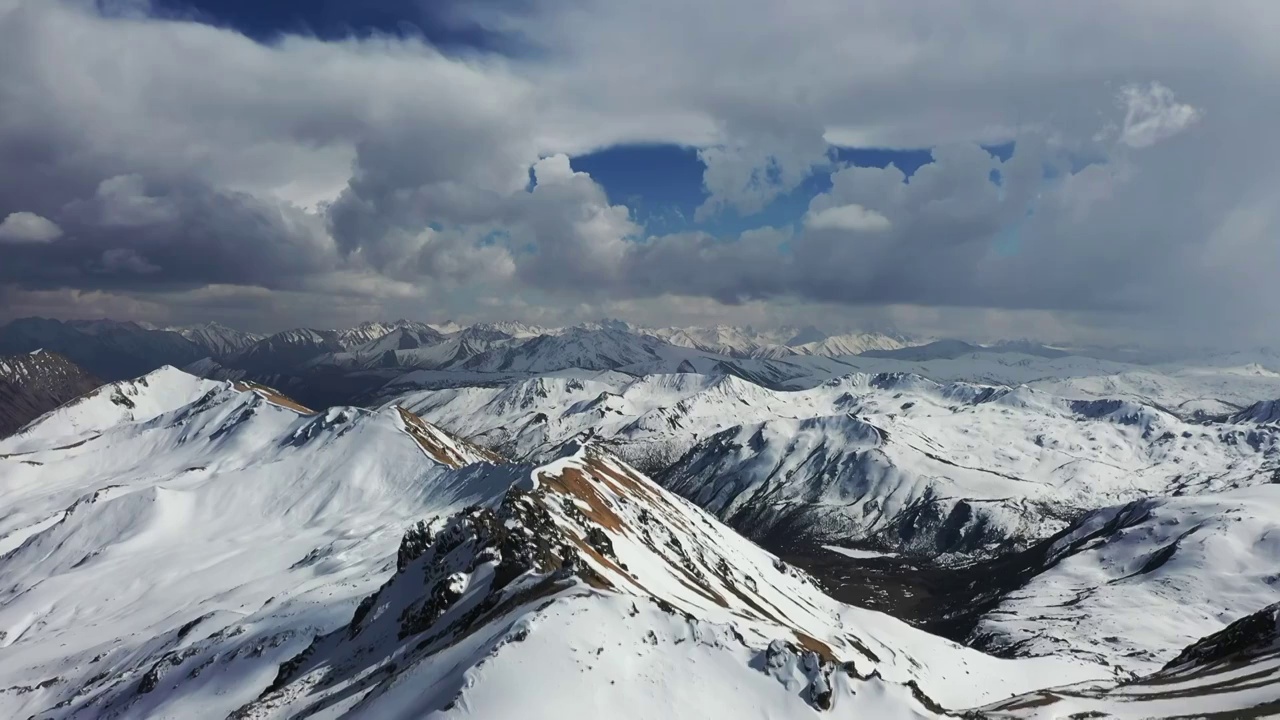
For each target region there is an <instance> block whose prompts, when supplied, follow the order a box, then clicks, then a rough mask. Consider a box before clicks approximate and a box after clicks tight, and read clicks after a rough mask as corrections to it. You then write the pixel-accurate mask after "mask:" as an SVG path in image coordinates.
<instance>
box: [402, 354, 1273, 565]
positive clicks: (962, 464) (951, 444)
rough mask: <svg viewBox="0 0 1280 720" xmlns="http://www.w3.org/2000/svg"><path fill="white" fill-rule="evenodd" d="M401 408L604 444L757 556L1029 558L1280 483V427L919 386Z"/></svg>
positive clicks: (448, 421)
mask: <svg viewBox="0 0 1280 720" xmlns="http://www.w3.org/2000/svg"><path fill="white" fill-rule="evenodd" d="M396 402H398V403H402V404H404V405H405V406H406V407H409V408H410V409H412V410H414V411H415V412H418V413H420V414H421V415H423V417H425V418H427V419H428V420H430V421H431V422H434V423H436V424H439V425H441V426H442V427H445V428H447V429H449V430H451V431H454V432H456V433H458V434H461V435H464V436H466V437H471V438H474V439H476V440H477V441H479V442H482V443H485V444H488V445H490V446H492V447H494V448H498V449H499V450H500V451H502V452H506V453H508V454H511V455H514V456H516V457H522V458H530V459H537V458H540V457H543V456H544V455H545V453H547V452H548V451H549V450H550V449H551V448H554V447H555V446H556V445H557V444H559V443H561V442H563V441H565V440H566V439H568V438H571V437H573V436H575V435H577V434H579V433H582V432H591V433H593V434H594V435H595V436H596V437H598V438H600V439H601V440H602V441H603V442H605V443H607V444H608V446H609V447H610V448H611V449H612V451H613V452H615V453H617V454H619V456H621V457H623V458H625V459H627V460H629V461H631V462H633V463H636V464H637V465H639V466H641V467H644V468H647V469H651V470H654V471H657V472H659V479H660V480H661V481H662V482H663V483H664V484H665V485H666V486H668V487H670V488H672V489H674V490H676V491H677V492H679V493H680V494H682V495H685V496H686V497H689V498H691V499H693V500H694V501H695V502H697V503H698V504H700V505H702V506H703V507H706V508H707V509H709V510H711V511H712V512H713V513H715V514H716V515H718V516H719V517H720V518H722V519H724V520H726V521H727V522H729V523H730V524H731V525H733V526H735V527H737V528H739V529H740V530H742V531H744V532H747V533H749V534H750V535H751V536H752V537H755V538H759V539H764V538H767V537H769V536H770V535H771V534H782V535H785V536H788V537H797V538H807V539H809V540H811V541H813V542H815V543H821V542H835V541H844V542H849V541H862V542H868V543H871V544H873V545H878V546H880V547H882V548H884V549H892V550H900V551H901V550H905V551H912V552H922V553H927V554H936V553H940V552H941V553H946V552H960V553H979V554H983V553H992V552H997V551H1000V550H1002V549H1009V548H1018V547H1026V546H1027V545H1029V544H1031V543H1033V542H1035V541H1036V540H1039V539H1042V538H1045V537H1048V536H1049V535H1052V534H1053V533H1055V532H1057V531H1058V530H1061V529H1063V528H1064V527H1066V526H1067V525H1068V524H1069V523H1070V522H1071V521H1073V520H1074V519H1076V517H1078V516H1079V515H1080V514H1082V513H1083V512H1085V511H1087V510H1091V509H1095V508H1099V507H1104V506H1108V505H1112V504H1115V503H1118V502H1124V501H1127V500H1131V499H1134V498H1138V497H1142V496H1145V495H1148V494H1153V493H1154V494H1162V493H1170V492H1180V493H1189V492H1218V491H1221V490H1224V489H1229V488H1232V487H1238V486H1249V485H1254V484H1259V483H1265V482H1269V481H1270V480H1271V477H1272V475H1273V473H1275V472H1276V470H1277V468H1280V461H1278V460H1277V457H1276V456H1277V452H1280V450H1278V448H1280V429H1277V428H1274V427H1270V426H1262V427H1259V426H1256V425H1251V424H1244V425H1241V424H1235V423H1230V422H1227V423H1212V424H1207V425H1206V424H1200V423H1192V422H1187V421H1184V420H1182V419H1180V418H1178V417H1176V416H1174V415H1172V414H1169V413H1167V412H1165V411H1163V410H1161V409H1160V408H1158V407H1152V406H1148V405H1141V404H1138V403H1133V402H1130V401H1124V400H1070V399H1066V398H1060V397H1056V396H1053V395H1049V394H1047V393H1043V392H1040V391H1036V390H1032V389H1030V388H1025V387H1023V388H1009V387H1001V386H983V385H975V384H969V383H937V382H933V381H931V380H928V379H926V378H922V377H919V376H913V375H892V374H887V375H886V374H880V375H863V374H854V375H850V376H847V377H844V378H840V379H837V380H834V381H831V382H828V383H826V384H823V385H821V386H818V387H816V388H812V389H809V390H802V391H778V390H770V389H767V388H764V387H760V386H758V385H755V384H753V383H750V382H747V381H745V380H743V379H741V378H737V377H719V378H712V377H708V376H703V375H665V376H647V377H643V378H639V379H631V378H626V377H621V378H620V377H618V376H616V375H609V374H599V375H597V376H595V377H594V378H563V377H562V378H550V377H542V378H537V379H533V380H528V381H523V382H519V383H515V384H511V385H507V386H505V387H494V388H479V387H471V388H454V389H442V390H433V391H423V392H416V393H410V394H407V395H405V396H403V397H400V398H398V399H397V400H396Z"/></svg>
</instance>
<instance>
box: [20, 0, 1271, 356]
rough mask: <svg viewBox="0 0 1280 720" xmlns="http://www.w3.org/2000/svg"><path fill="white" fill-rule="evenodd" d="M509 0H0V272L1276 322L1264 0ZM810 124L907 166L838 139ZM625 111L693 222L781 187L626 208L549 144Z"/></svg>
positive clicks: (285, 291) (265, 304) (362, 296)
mask: <svg viewBox="0 0 1280 720" xmlns="http://www.w3.org/2000/svg"><path fill="white" fill-rule="evenodd" d="M481 5H483V7H480V6H481ZM520 5H521V7H520V9H519V11H518V12H516V11H514V10H510V11H508V10H504V8H506V7H507V6H506V5H497V6H495V5H493V4H489V3H484V4H475V5H474V6H470V5H469V6H467V8H462V9H460V10H459V11H458V12H459V13H462V15H463V17H460V18H459V19H460V21H466V20H474V21H476V22H479V23H481V24H482V26H483V27H485V28H486V29H487V30H490V31H491V32H494V33H499V34H502V33H511V34H514V35H518V36H519V38H520V40H521V41H522V44H523V45H524V46H525V47H528V48H530V49H531V50H532V52H528V53H522V54H520V55H516V56H511V57H502V56H496V55H492V54H485V53H483V52H480V51H471V52H462V53H456V54H452V55H446V54H443V53H441V52H439V51H438V50H437V49H435V48H433V47H431V46H429V45H427V44H425V43H424V42H423V41H422V40H421V39H420V38H413V37H403V38H395V37H383V36H370V37H352V38H347V39H338V40H333V41H322V40H319V39H316V38H312V37H301V36H296V35H287V34H286V35H283V36H281V37H279V38H277V39H275V40H273V41H272V42H270V43H258V42H254V41H252V40H250V39H249V38H246V37H244V36H242V35H240V34H238V33H236V32H235V31H234V30H232V29H229V28H222V27H211V26H206V25H200V24H197V23H192V22H184V21H176V20H163V19H157V18H154V17H149V16H148V15H147V12H146V6H145V5H143V4H135V3H130V4H129V8H130V10H129V11H128V12H126V13H123V14H120V13H115V14H111V15H103V14H102V13H100V12H98V11H97V10H96V9H95V4H93V3H85V2H79V1H72V0H0V107H4V108H5V112H4V113H0V217H5V218H8V219H6V220H5V223H6V225H5V226H4V227H7V226H8V223H9V222H10V220H11V219H12V218H14V217H18V218H19V220H18V221H17V222H23V220H22V219H23V218H26V217H27V216H28V215H30V216H31V217H36V218H40V219H42V220H44V221H45V222H48V223H50V224H52V225H53V226H54V227H56V228H57V229H58V230H59V231H60V232H61V233H62V234H61V235H60V236H59V237H57V238H54V239H56V240H57V242H48V241H45V242H24V243H21V244H13V245H11V246H7V248H6V253H5V262H4V263H2V264H0V286H4V287H5V289H6V292H8V293H10V296H12V297H17V294H18V293H21V294H22V297H23V298H36V299H35V300H32V301H31V306H33V307H36V306H38V307H49V306H50V305H51V304H52V303H55V302H58V301H65V302H67V303H68V305H67V308H68V312H80V311H82V309H83V307H84V303H85V302H86V301H85V298H91V297H97V296H98V295H95V293H98V294H101V296H103V297H106V296H110V297H111V298H113V302H116V305H113V307H121V308H128V307H138V308H148V309H147V312H152V309H153V305H152V303H154V301H155V299H156V298H164V306H165V307H173V308H177V310H175V312H181V313H185V314H187V315H189V316H195V315H198V314H199V312H200V308H206V309H207V310H208V312H211V313H212V312H218V313H224V319H228V320H230V319H237V320H239V321H240V322H241V323H242V324H243V323H244V320H245V319H246V318H251V317H253V314H254V313H255V312H257V313H260V314H261V317H260V318H259V319H258V320H256V321H255V322H254V323H253V324H255V325H258V326H261V325H268V324H271V323H287V322H307V321H308V318H310V319H312V320H315V321H317V322H326V323H327V322H329V319H328V318H329V316H330V310H329V309H328V308H329V301H330V300H331V299H332V298H333V297H340V298H342V300H341V302H342V309H341V310H340V312H341V313H346V314H347V315H350V316H355V315H357V314H359V313H375V314H376V313H380V312H386V313H388V314H410V315H412V314H418V315H421V314H424V313H435V312H448V313H454V312H457V313H464V314H465V313H476V312H480V311H479V310H476V308H478V307H480V306H481V300H482V299H483V298H495V297H497V298H507V299H510V302H508V303H506V304H503V305H499V306H492V307H493V308H494V309H493V312H500V311H503V308H516V307H523V308H528V309H529V310H528V312H531V313H532V312H535V311H536V312H537V313H539V314H541V315H542V316H543V317H549V316H554V315H555V314H557V313H562V314H565V315H572V314H573V313H576V312H578V308H581V307H582V306H584V305H586V306H590V307H596V306H599V305H601V304H614V305H617V306H619V307H629V306H634V307H640V306H642V305H646V306H649V307H656V305H654V303H655V302H656V301H657V300H656V299H658V298H671V297H680V298H701V300H702V301H701V302H699V303H697V304H696V306H697V307H703V308H706V310H705V312H706V313H707V314H708V315H723V316H735V317H736V316H739V315H741V313H740V311H739V310H736V309H734V308H739V309H740V308H743V307H757V306H758V304H760V303H766V304H771V305H777V306H779V307H782V306H785V307H808V308H828V309H829V308H844V309H845V310H844V312H846V313H848V314H849V315H850V316H851V317H852V316H855V315H856V316H863V315H866V314H868V313H871V312H872V311H873V309H874V308H877V307H914V308H934V309H936V310H937V311H938V312H943V311H944V310H946V311H947V312H951V310H949V309H955V308H962V309H963V308H969V309H971V310H964V312H971V313H972V317H975V318H977V317H981V314H980V313H981V312H987V311H991V312H999V313H1024V314H1025V313H1032V314H1035V313H1058V314H1063V315H1068V314H1069V315H1072V316H1073V317H1087V318H1088V323H1092V324H1094V325H1097V326H1103V325H1106V324H1107V321H1106V320H1105V318H1108V317H1112V318H1126V322H1130V321H1132V318H1133V317H1135V313H1137V314H1140V315H1141V316H1142V320H1141V324H1143V326H1144V327H1166V326H1170V327H1172V328H1173V329H1172V330H1170V331H1169V333H1170V334H1171V335H1172V334H1176V332H1177V330H1178V328H1184V329H1186V330H1187V331H1191V330H1192V329H1194V330H1195V331H1196V332H1204V333H1207V334H1214V335H1224V336H1227V335H1230V336H1232V337H1236V338H1241V337H1246V336H1247V337H1262V338H1267V337H1274V335H1275V334H1276V333H1277V332H1280V324H1278V321H1276V320H1275V319H1274V318H1273V317H1272V315H1271V314H1270V313H1267V312H1266V311H1265V308H1267V307H1271V306H1274V304H1275V303H1276V302H1280V290H1276V289H1273V286H1274V283H1266V282H1260V281H1258V275H1257V273H1260V272H1264V271H1265V270H1267V269H1270V268H1273V267H1277V266H1280V265H1277V264H1276V263H1280V258H1277V257H1276V254H1275V253H1276V251H1275V250H1274V249H1273V248H1274V247H1275V245H1276V244H1275V243H1274V238H1275V236H1276V234H1277V231H1278V230H1280V227H1278V225H1277V223H1278V222H1280V219H1278V218H1276V217H1275V215H1274V214H1272V213H1270V212H1268V211H1266V208H1268V207H1269V206H1270V204H1273V203H1271V201H1272V200H1273V199H1274V197H1276V196H1277V195H1280V148H1276V147H1274V144H1273V143H1269V142H1267V139H1268V138H1269V137H1270V133H1271V129H1270V127H1269V126H1268V125H1267V119H1268V118H1269V117H1271V116H1273V115H1274V114H1276V113H1277V112H1280V90H1278V89H1277V88H1280V83H1277V82H1276V80H1277V78H1276V74H1277V71H1276V68H1278V67H1280V46H1277V45H1276V44H1275V43H1274V41H1273V38H1271V36H1270V34H1269V33H1268V32H1267V31H1266V28H1267V27H1268V26H1269V22H1268V21H1269V20H1273V19H1276V18H1277V16H1278V15H1280V8H1278V7H1277V6H1276V5H1275V4H1274V3H1269V2H1265V1H1263V0H1241V3H1240V4H1236V5H1233V6H1231V7H1226V6H1223V5H1222V4H1216V5H1215V4H1212V3H1200V4H1187V3H1157V4H1143V5H1141V6H1139V5H1136V4H1116V3H1108V2H1104V1H1103V0H1083V1H1082V2H1077V3H1059V4H1043V3H1021V4H1005V5H999V6H995V5H993V6H990V7H987V6H983V7H973V6H972V4H960V3H951V2H945V1H944V0H924V1H923V2H921V3H898V4H892V5H887V6H886V5H882V4H871V3H865V2H847V1H845V0H814V1H813V2H811V3H808V4H806V9H805V12H803V13H801V12H796V11H795V8H794V7H792V6H790V5H788V4H785V3H776V2H770V1H768V0H734V1H732V2H731V1H730V0H706V2H700V3H695V4H689V3H683V2H678V1H677V0H654V3H650V4H646V5H638V4H636V3H623V2H612V1H606V0H584V2H580V3H572V4H565V3H558V2H550V0H532V1H531V2H528V3H521V4H520ZM471 14H474V15H471ZM1100 17H1101V18H1105V20H1106V22H1102V23H1099V22H1098V18H1100ZM726 18H735V21H734V22H732V23H726V22H725V19H726ZM1080 37H1088V38H1089V40H1090V42H1089V48H1088V52H1082V51H1081V47H1080V43H1079V38H1080ZM777 58H786V61H785V62H779V61H778V60H777ZM1153 80H1154V81H1157V82H1153ZM1138 81H1140V82H1138ZM1117 88H1119V91H1118V92H1117ZM1175 90H1176V94H1175ZM1117 95H1118V97H1119V103H1120V106H1119V107H1117V106H1116V103H1117ZM1107 128H1109V129H1108V130H1106V131H1105V132H1100V131H1101V130H1103V129H1107ZM1175 136H1176V137H1175ZM1012 140H1016V141H1017V148H1016V151H1015V152H1014V155H1013V157H1011V158H1008V159H1007V160H1004V161H1001V160H999V159H998V158H995V157H993V156H992V155H991V154H990V153H988V152H987V151H986V150H984V149H983V145H987V146H989V145H991V144H998V143H1003V142H1008V141H1012ZM829 141H835V142H843V143H848V142H856V143H858V144H861V145H863V146H867V147H880V148H904V147H913V148H920V147H928V148H934V149H935V150H934V162H933V163H931V164H929V165H926V166H924V167H922V168H920V169H919V170H918V171H916V172H915V173H914V174H913V175H912V176H911V177H909V178H908V177H907V176H906V175H905V174H904V173H902V172H901V171H900V170H899V169H898V168H894V167H892V166H890V167H886V168H870V167H840V166H838V165H836V164H835V163H834V161H833V159H832V155H831V147H830V145H829V144H828V142H829ZM643 142H659V143H676V144H680V145H685V146H691V147H694V148H697V150H698V153H699V157H700V158H701V160H702V163H703V164H704V170H703V177H702V182H703V186H704V189H705V191H706V197H705V201H704V202H702V203H701V206H700V207H699V209H698V212H697V216H698V218H699V219H701V220H704V221H712V220H717V219H718V218H717V216H718V215H720V214H722V213H728V214H729V215H730V216H734V215H736V216H737V217H736V218H734V217H730V218H729V219H730V220H733V221H734V223H733V225H734V227H749V226H750V224H751V223H750V222H749V221H746V222H737V221H738V220H741V219H742V218H751V217H752V216H754V215H756V214H759V213H761V212H762V211H763V210H765V209H766V208H769V207H770V205H771V203H775V202H777V201H778V200H779V198H785V199H786V200H785V203H782V204H787V205H791V204H794V203H799V204H800V207H799V208H798V210H797V211H796V212H795V214H793V215H791V216H790V218H791V219H794V218H795V217H797V216H800V217H801V218H802V219H801V222H800V223H798V225H796V226H795V227H792V226H791V224H790V219H787V220H780V219H779V218H778V217H775V216H773V215H772V214H765V215H761V218H762V219H761V220H759V227H755V228H751V229H749V230H746V231H745V232H739V231H735V232H732V233H727V234H725V235H724V236H718V235H714V234H709V233H705V232H697V231H694V230H691V229H690V230H686V231H683V232H677V233H674V234H670V235H664V236H652V237H651V236H649V233H648V232H647V231H646V229H645V228H643V227H641V226H640V224H639V223H638V222H637V221H636V219H635V215H634V213H632V211H631V208H629V207H627V206H626V205H625V204H621V203H619V202H617V201H616V199H611V198H610V197H609V193H608V189H607V188H603V187H601V186H600V185H599V183H597V182H596V181H595V180H594V179H593V178H591V177H590V176H588V175H585V174H583V173H580V172H574V171H573V168H572V165H571V163H570V161H569V157H572V156H573V155H575V154H577V153H582V152H586V151H590V150H594V149H599V148H602V147H608V146H611V145H615V144H618V143H643ZM531 171H532V174H533V176H534V182H533V187H532V188H530V187H529V185H530V172H531ZM828 175H830V188H829V189H826V190H823V191H821V192H817V194H816V196H814V197H812V198H803V197H799V198H797V197H796V191H797V189H799V188H815V187H817V188H826V187H827V182H826V181H827V176H828ZM815 176H818V177H815ZM993 178H994V179H993ZM806 201H807V202H808V205H807V207H805V206H804V205H803V203H804V202H806ZM712 225H713V226H717V225H718V223H712ZM775 225H776V227H775ZM873 230H874V231H873ZM106 253H111V254H110V255H107V254H106ZM1206 267H1210V268H1213V269H1214V270H1213V272H1206V270H1205V268H1206ZM151 268H155V269H151ZM108 269H111V270H113V271H111V272H108V271H107V270H108ZM1240 279H1246V280H1248V281H1249V282H1247V286H1245V287H1241V286H1238V284H1237V282H1236V281H1238V280H1240ZM211 288H216V289H217V291H216V292H214V291H212V290H211ZM75 293H79V294H75ZM486 302H487V301H486ZM131 303H136V304H131ZM255 308H256V310H255ZM726 308H728V309H726ZM535 309H536V310H535ZM955 311H956V312H960V310H955ZM139 312H142V310H139ZM333 312H339V311H337V310H335V311H333ZM655 312H656V311H655ZM925 314H926V313H924V311H921V312H920V313H915V314H912V315H911V317H917V318H923V317H925ZM347 315H344V317H345V316H347ZM1175 318H1176V322H1174V321H1173V320H1174V319H1175ZM1215 318H1216V320H1215ZM1222 318H1228V319H1227V320H1222ZM933 321H934V320H929V322H933ZM921 322H924V320H921ZM993 322H994V321H993ZM1082 322H1083V321H1082ZM1062 326H1063V327H1072V328H1077V327H1079V325H1077V324H1072V323H1063V324H1062Z"/></svg>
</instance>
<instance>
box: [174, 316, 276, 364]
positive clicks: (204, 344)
mask: <svg viewBox="0 0 1280 720" xmlns="http://www.w3.org/2000/svg"><path fill="white" fill-rule="evenodd" d="M170 330H172V331H174V332H176V333H178V334H179V335H181V336H182V337H184V338H186V339H188V340H190V341H191V342H193V343H195V344H196V345H198V346H200V347H201V348H203V349H204V351H205V352H206V353H207V354H208V355H209V356H210V357H215V358H220V357H227V356H229V355H234V354H235V353H237V352H240V351H241V350H244V349H245V348H247V347H249V346H250V345H252V344H254V343H256V342H258V341H259V340H261V339H262V337H263V336H262V335H259V334H257V333H250V332H243V331H241V330H236V329H235V328H229V327H227V326H226V325H223V324H221V323H216V322H210V323H204V324H203V325H188V326H186V327H178V328H170Z"/></svg>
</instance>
